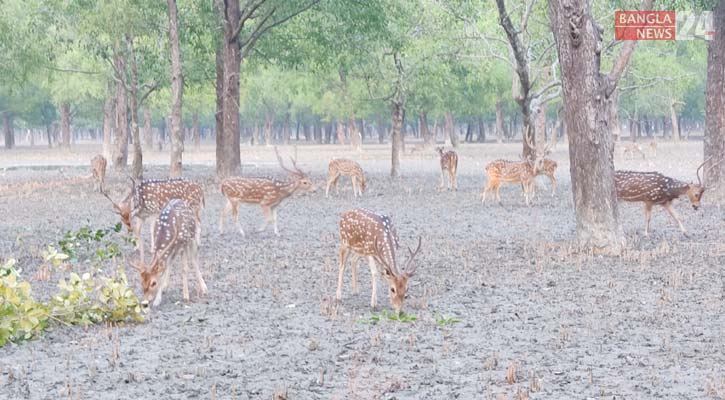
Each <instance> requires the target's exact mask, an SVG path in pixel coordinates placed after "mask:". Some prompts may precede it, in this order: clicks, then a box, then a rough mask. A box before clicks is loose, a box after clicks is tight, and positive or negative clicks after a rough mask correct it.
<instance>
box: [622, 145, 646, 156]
mask: <svg viewBox="0 0 725 400" xmlns="http://www.w3.org/2000/svg"><path fill="white" fill-rule="evenodd" d="M635 153H638V154H639V155H641V156H642V159H643V160H644V159H645V156H644V151H642V146H641V145H640V144H639V143H625V144H624V147H623V148H622V157H624V156H626V155H627V154H629V155H630V158H634V154H635Z"/></svg>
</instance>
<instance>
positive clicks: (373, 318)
mask: <svg viewBox="0 0 725 400" xmlns="http://www.w3.org/2000/svg"><path fill="white" fill-rule="evenodd" d="M417 319H418V317H416V316H415V315H410V314H406V313H403V312H401V313H400V314H398V313H396V312H394V311H390V310H388V309H384V310H382V311H380V312H379V313H371V314H370V316H369V317H363V318H360V319H359V320H358V323H361V324H377V323H378V322H380V321H385V320H388V321H397V322H403V323H407V322H414V321H416V320H417Z"/></svg>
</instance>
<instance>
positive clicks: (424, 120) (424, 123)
mask: <svg viewBox="0 0 725 400" xmlns="http://www.w3.org/2000/svg"><path fill="white" fill-rule="evenodd" d="M419 123H420V135H421V136H422V137H423V145H424V146H425V147H430V146H431V134H430V129H428V114H426V113H424V112H422V113H420V116H419Z"/></svg>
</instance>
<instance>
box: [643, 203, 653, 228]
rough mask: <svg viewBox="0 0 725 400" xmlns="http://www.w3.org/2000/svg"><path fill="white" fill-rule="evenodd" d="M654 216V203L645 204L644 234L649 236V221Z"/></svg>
mask: <svg viewBox="0 0 725 400" xmlns="http://www.w3.org/2000/svg"><path fill="white" fill-rule="evenodd" d="M651 218H652V204H650V203H645V204H644V223H645V225H644V235H645V236H649V221H650V219H651Z"/></svg>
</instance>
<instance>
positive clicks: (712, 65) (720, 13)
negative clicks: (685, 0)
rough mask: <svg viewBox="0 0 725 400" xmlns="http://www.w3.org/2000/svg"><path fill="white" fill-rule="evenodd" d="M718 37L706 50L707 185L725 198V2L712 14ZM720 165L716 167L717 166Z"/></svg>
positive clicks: (715, 37)
mask: <svg viewBox="0 0 725 400" xmlns="http://www.w3.org/2000/svg"><path fill="white" fill-rule="evenodd" d="M713 24H714V28H715V35H714V37H713V39H712V40H711V41H710V43H709V44H708V47H707V88H706V89H705V143H704V147H705V148H704V157H705V160H707V161H708V162H707V163H706V165H705V170H706V171H708V173H707V176H706V177H705V183H706V184H707V185H714V186H716V187H717V188H716V190H717V194H718V197H719V200H720V201H722V199H723V198H724V197H725V0H721V1H720V4H719V5H718V6H717V7H716V8H715V10H714V11H713ZM715 164H717V165H715Z"/></svg>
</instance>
